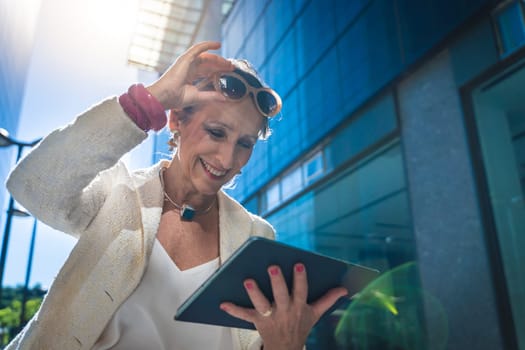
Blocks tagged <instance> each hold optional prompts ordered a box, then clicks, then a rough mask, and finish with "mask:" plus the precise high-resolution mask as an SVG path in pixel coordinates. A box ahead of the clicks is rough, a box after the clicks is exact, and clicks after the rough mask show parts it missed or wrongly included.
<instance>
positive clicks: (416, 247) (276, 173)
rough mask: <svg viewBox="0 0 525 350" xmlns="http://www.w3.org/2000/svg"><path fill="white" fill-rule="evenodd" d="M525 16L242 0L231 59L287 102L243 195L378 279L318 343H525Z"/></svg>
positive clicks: (448, 5)
mask: <svg viewBox="0 0 525 350" xmlns="http://www.w3.org/2000/svg"><path fill="white" fill-rule="evenodd" d="M523 13H524V12H523V2H522V1H489V0H467V1H452V0H441V1H438V0H425V1H405V0H393V1H384V0H359V1H343V0H341V1H339V0H329V1H319V0H310V1H308V0H293V1H279V0H273V1H252V0H238V1H235V2H234V3H233V5H232V6H231V10H230V12H229V13H228V14H227V16H226V17H225V19H224V20H223V22H222V23H221V25H220V30H221V33H222V37H221V38H220V40H221V41H222V43H223V47H222V53H223V55H224V56H227V57H237V58H246V59H248V60H250V61H251V62H252V63H253V64H254V65H255V66H256V68H257V69H258V71H259V72H260V74H261V76H262V77H263V79H264V80H265V81H266V82H267V83H268V84H269V85H271V86H272V87H274V88H275V89H276V90H277V91H278V92H279V93H280V94H281V96H282V98H283V111H282V114H281V115H280V116H277V117H276V118H274V119H273V120H272V121H271V123H270V125H271V127H272V129H273V135H272V136H271V137H270V138H269V139H268V140H267V141H263V142H260V143H258V144H257V145H256V148H255V150H254V153H253V156H252V159H251V160H250V162H249V163H248V165H247V166H246V167H245V169H244V170H243V174H242V176H241V177H239V179H238V180H237V186H236V187H235V188H234V189H232V190H230V193H231V194H232V195H233V196H234V197H236V198H237V199H238V200H239V201H240V202H242V203H243V204H244V205H245V206H246V207H247V208H248V209H249V210H251V211H252V212H255V213H258V214H259V215H261V216H263V217H265V218H266V219H267V220H268V221H270V222H271V223H272V224H273V225H274V227H275V229H276V232H277V239H278V240H280V241H283V242H286V243H289V244H292V245H295V246H299V247H302V248H305V249H309V250H312V251H316V252H320V253H323V254H327V255H330V256H334V257H337V258H342V259H346V260H349V261H352V262H356V263H360V264H364V265H367V266H371V267H374V268H377V269H379V270H380V271H381V272H382V274H381V276H380V277H379V278H378V280H377V281H376V282H375V283H374V284H373V286H370V287H371V291H373V293H371V294H370V295H369V298H363V299H358V300H355V301H354V302H352V304H350V306H347V307H345V308H340V309H338V310H337V311H336V312H334V313H333V314H332V315H331V316H330V317H327V318H324V319H323V320H322V321H321V322H320V323H318V324H317V326H316V327H315V329H314V331H313V332H312V334H311V336H310V337H309V339H308V343H307V347H308V348H309V349H525V340H524V334H523V333H524V332H523V329H525V328H524V324H523V322H524V319H523V316H522V315H524V314H525V312H524V311H525V310H524V309H523V308H524V305H525V304H524V300H525V284H524V280H523V276H525V273H524V272H525V271H524V269H523V266H525V264H524V263H525V255H524V254H523V253H522V252H523V248H525V246H524V245H525V241H524V240H523V237H522V236H523V234H524V233H525V226H524V224H525V222H524V221H523V218H524V217H525V209H524V200H523V195H524V187H525V185H524V178H525V177H524V176H525V175H524V174H525V173H524V171H523V169H524V168H523V166H524V164H525V163H524V162H525V160H524V158H523V155H524V154H525V153H524V152H525V148H524V147H525V144H524V143H523V139H524V138H523V133H524V131H523V130H524V129H523V126H524V125H525V119H524V114H523V109H524V103H523V102H522V101H524V99H523V98H522V97H521V94H522V91H523V89H522V88H521V87H520V86H521V85H522V83H523V82H524V80H523V79H522V78H521V77H522V73H521V72H522V67H523V65H522V64H521V61H523V60H524V57H525V51H524V49H523V43H524V42H525V40H524V38H525V31H524V27H525V26H524V23H525V22H524V20H523V19H524V16H523ZM511 96H512V97H511ZM367 292H370V291H367ZM365 294H366V293H365Z"/></svg>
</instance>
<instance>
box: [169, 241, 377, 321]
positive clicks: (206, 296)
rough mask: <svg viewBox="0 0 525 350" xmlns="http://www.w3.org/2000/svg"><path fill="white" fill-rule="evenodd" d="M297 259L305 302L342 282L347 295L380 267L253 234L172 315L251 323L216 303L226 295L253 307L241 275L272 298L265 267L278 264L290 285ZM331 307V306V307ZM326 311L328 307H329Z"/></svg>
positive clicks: (180, 317) (359, 287)
mask: <svg viewBox="0 0 525 350" xmlns="http://www.w3.org/2000/svg"><path fill="white" fill-rule="evenodd" d="M298 262H301V263H303V264H304V265H305V267H306V273H307V276H308V302H312V301H315V300H317V299H318V298H319V297H321V296H322V295H324V294H325V293H326V292H327V291H328V290H329V289H331V288H334V287H338V286H341V285H342V286H344V287H346V288H347V289H348V291H349V296H352V295H354V294H355V293H357V292H359V291H360V290H361V289H363V288H364V287H365V286H366V285H367V284H368V283H369V282H370V281H371V280H372V279H374V278H375V277H376V276H377V275H378V271H376V270H372V269H369V268H366V267H363V266H359V265H355V264H351V263H348V262H345V261H343V260H338V259H334V258H331V257H328V256H324V255H320V254H316V253H313V252H310V251H306V250H303V249H299V248H295V247H292V246H289V245H286V244H283V243H280V242H276V241H273V240H269V239H266V238H263V237H251V238H250V239H248V240H247V241H246V242H245V243H244V244H243V245H242V246H241V247H239V249H237V250H236V251H235V253H234V254H232V256H231V257H230V258H229V259H228V260H226V261H225V262H224V264H223V265H222V266H221V267H220V268H219V269H218V270H217V271H216V272H215V273H214V274H213V275H212V276H210V278H208V279H207V280H206V281H205V282H204V283H203V284H202V285H201V286H200V287H199V288H198V289H197V290H196V291H195V292H194V293H193V294H192V295H191V296H190V297H189V298H188V299H187V300H186V301H185V302H184V303H183V304H182V305H181V306H180V307H179V309H178V310H177V313H176V315H175V319H176V320H178V321H188V322H197V323H206V324H212V325H220V326H226V327H236V328H245V329H255V327H254V325H253V324H252V323H249V322H246V321H243V320H240V319H238V318H235V317H232V316H230V315H228V314H227V313H226V312H224V311H222V310H221V309H220V308H219V305H220V304H221V303H222V302H224V301H230V302H233V303H235V304H237V305H239V306H244V307H253V306H252V303H251V302H250V299H249V297H248V294H247V293H246V291H245V290H244V286H243V281H244V280H245V279H247V278H253V279H254V280H255V281H257V284H258V286H259V288H260V289H261V290H262V291H263V293H264V294H265V295H266V297H267V298H268V299H269V300H270V301H273V296H272V289H271V285H270V279H269V276H268V273H267V268H268V266H270V265H279V266H280V267H281V271H282V273H283V275H284V277H285V279H286V281H287V284H288V289H289V290H291V287H292V277H293V266H294V264H295V263H298ZM333 309H334V308H332V310H329V312H330V311H333ZM327 313H328V312H327Z"/></svg>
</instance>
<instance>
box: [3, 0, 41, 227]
mask: <svg viewBox="0 0 525 350" xmlns="http://www.w3.org/2000/svg"><path fill="white" fill-rule="evenodd" d="M39 8H40V1H39V0H22V1H18V2H16V3H13V2H12V1H9V0H0V53H1V54H2V59H0V91H1V92H0V128H3V129H5V130H7V131H8V132H9V134H10V136H11V137H13V138H16V133H17V130H18V120H19V117H20V110H21V108H22V99H23V96H24V89H25V82H26V75H27V71H28V69H29V62H30V58H31V52H32V49H33V40H34V34H35V33H34V29H35V26H36V19H37V14H38V10H39ZM15 155H16V147H15V146H13V147H8V148H0V182H1V183H2V184H3V183H4V182H5V180H6V177H7V173H8V172H9V170H10V169H11V167H12V165H13V162H14V159H15ZM6 195H7V193H6V192H5V191H3V190H2V191H0V204H1V207H2V214H1V215H0V222H1V223H2V226H1V227H2V228H3V227H4V225H3V224H4V222H5V220H4V216H5V215H4V213H5V211H4V210H3V209H4V208H7V198H6Z"/></svg>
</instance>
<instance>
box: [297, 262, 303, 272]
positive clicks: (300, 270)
mask: <svg viewBox="0 0 525 350" xmlns="http://www.w3.org/2000/svg"><path fill="white" fill-rule="evenodd" d="M295 271H297V272H303V271H304V265H303V264H297V265H295Z"/></svg>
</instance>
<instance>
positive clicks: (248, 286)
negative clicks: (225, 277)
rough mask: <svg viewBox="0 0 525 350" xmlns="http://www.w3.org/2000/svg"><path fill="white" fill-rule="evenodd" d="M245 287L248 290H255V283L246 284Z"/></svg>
mask: <svg viewBox="0 0 525 350" xmlns="http://www.w3.org/2000/svg"><path fill="white" fill-rule="evenodd" d="M244 286H245V287H246V289H249V290H252V289H253V283H252V282H244Z"/></svg>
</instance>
